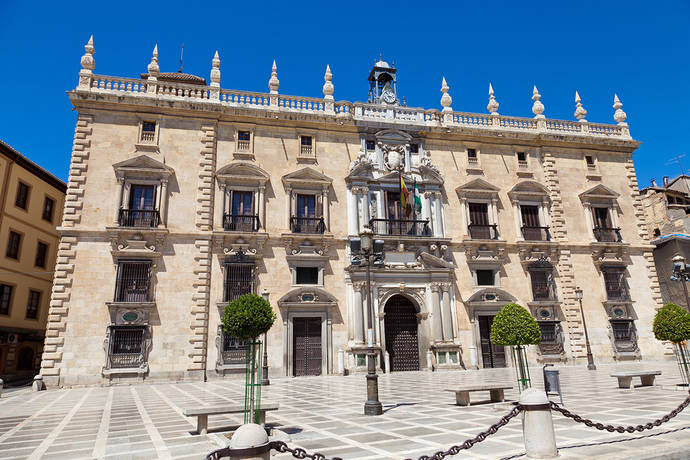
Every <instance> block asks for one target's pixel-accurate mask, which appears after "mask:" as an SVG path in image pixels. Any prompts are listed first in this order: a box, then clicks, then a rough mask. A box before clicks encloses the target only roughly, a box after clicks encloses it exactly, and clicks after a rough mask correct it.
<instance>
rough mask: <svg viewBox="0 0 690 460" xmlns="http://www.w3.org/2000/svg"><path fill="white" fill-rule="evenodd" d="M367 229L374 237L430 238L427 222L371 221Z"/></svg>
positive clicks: (403, 220) (412, 220)
mask: <svg viewBox="0 0 690 460" xmlns="http://www.w3.org/2000/svg"><path fill="white" fill-rule="evenodd" d="M369 228H371V230H372V231H373V232H374V233H375V234H376V235H397V236H432V233H431V228H429V221H428V220H414V219H409V220H405V219H371V220H370V221H369Z"/></svg>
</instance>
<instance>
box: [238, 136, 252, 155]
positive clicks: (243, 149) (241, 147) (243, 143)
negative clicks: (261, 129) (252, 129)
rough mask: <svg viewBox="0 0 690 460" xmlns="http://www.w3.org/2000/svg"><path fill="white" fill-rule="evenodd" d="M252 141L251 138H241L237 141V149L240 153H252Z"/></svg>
mask: <svg viewBox="0 0 690 460" xmlns="http://www.w3.org/2000/svg"><path fill="white" fill-rule="evenodd" d="M250 147H251V143H250V141H249V140H243V139H240V140H238V141H237V151H238V152H240V153H250V152H249V150H250Z"/></svg>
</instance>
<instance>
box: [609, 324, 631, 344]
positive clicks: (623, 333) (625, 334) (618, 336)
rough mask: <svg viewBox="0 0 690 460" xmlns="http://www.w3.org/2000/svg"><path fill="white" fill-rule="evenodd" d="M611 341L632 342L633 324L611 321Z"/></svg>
mask: <svg viewBox="0 0 690 460" xmlns="http://www.w3.org/2000/svg"><path fill="white" fill-rule="evenodd" d="M611 329H613V339H614V341H616V342H630V341H632V340H633V330H634V329H633V322H632V321H630V320H622V321H611Z"/></svg>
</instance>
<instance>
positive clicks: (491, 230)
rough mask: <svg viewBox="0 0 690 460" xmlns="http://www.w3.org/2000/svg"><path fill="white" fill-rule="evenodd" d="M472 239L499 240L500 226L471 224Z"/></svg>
mask: <svg viewBox="0 0 690 460" xmlns="http://www.w3.org/2000/svg"><path fill="white" fill-rule="evenodd" d="M467 227H468V228H469V230H470V238H472V239H473V240H497V239H498V225H496V224H493V225H484V224H470V225H468V226H467Z"/></svg>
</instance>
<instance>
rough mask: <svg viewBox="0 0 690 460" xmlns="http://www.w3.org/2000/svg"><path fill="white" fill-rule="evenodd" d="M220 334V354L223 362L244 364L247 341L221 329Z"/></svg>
mask: <svg viewBox="0 0 690 460" xmlns="http://www.w3.org/2000/svg"><path fill="white" fill-rule="evenodd" d="M222 334H223V349H222V351H221V355H222V358H223V364H245V361H246V359H247V342H246V341H245V340H241V339H238V338H237V337H233V336H231V335H229V334H226V333H225V331H222Z"/></svg>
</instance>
